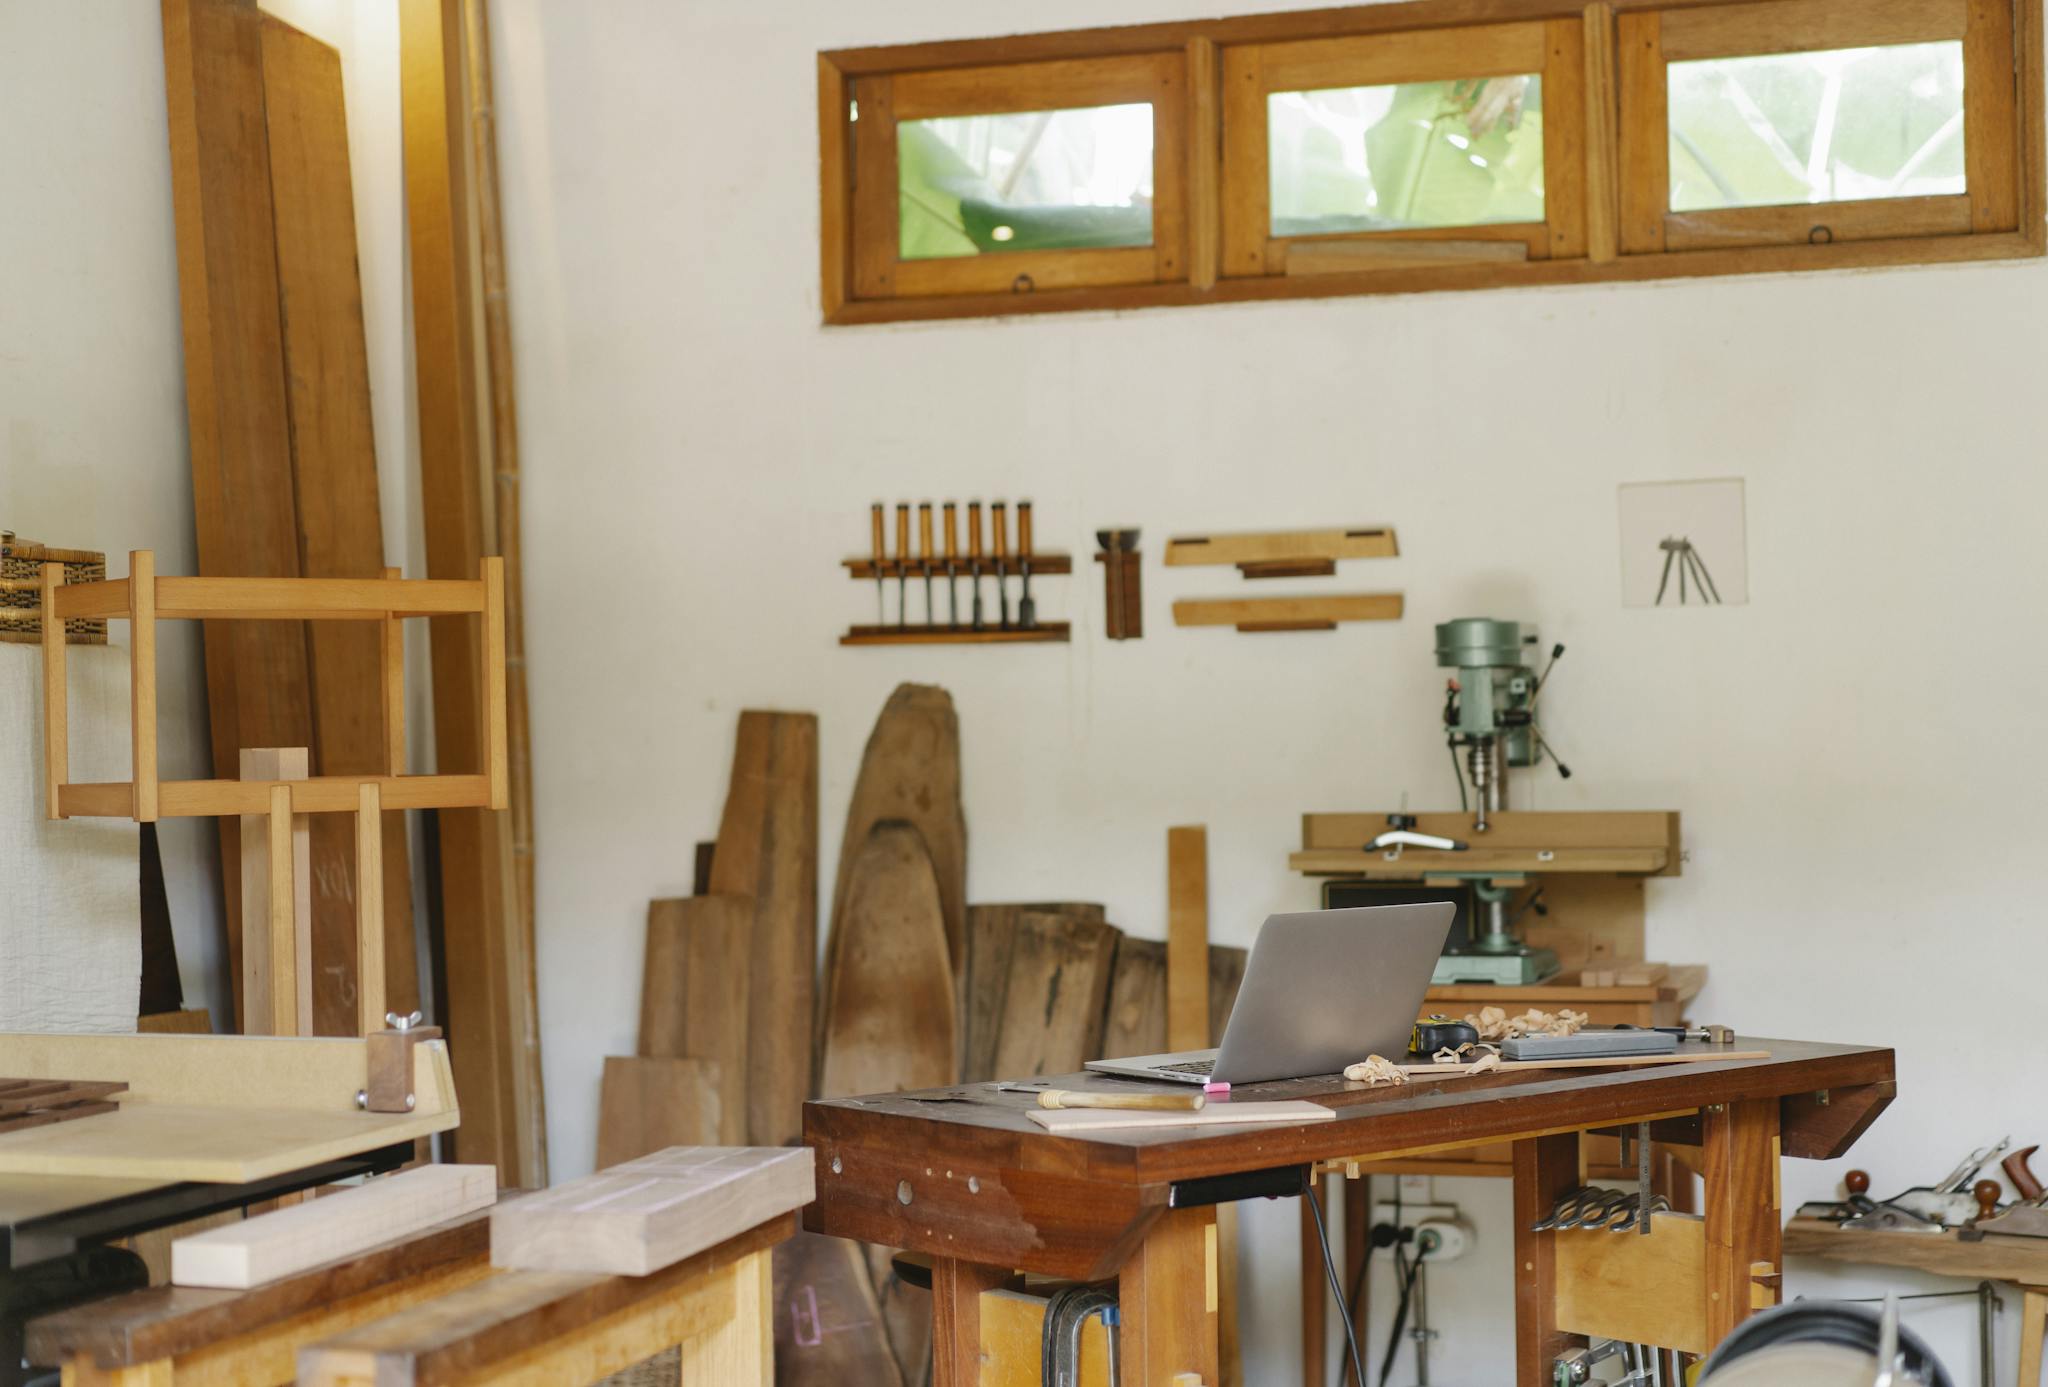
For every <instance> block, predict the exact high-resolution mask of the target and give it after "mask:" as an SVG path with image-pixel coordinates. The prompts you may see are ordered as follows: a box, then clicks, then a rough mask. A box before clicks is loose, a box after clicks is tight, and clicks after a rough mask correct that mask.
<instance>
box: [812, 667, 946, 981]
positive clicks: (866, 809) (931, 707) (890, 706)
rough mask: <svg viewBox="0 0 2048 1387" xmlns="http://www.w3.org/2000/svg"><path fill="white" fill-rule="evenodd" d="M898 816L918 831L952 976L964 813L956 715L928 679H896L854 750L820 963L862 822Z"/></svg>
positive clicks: (828, 960) (830, 947) (833, 946)
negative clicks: (853, 775) (855, 772)
mask: <svg viewBox="0 0 2048 1387" xmlns="http://www.w3.org/2000/svg"><path fill="white" fill-rule="evenodd" d="M884 819H900V820H902V821H903V822H905V823H907V824H910V825H911V826H912V827H914V828H916V829H917V831H918V832H919V833H921V834H922V835H924V844H925V850H926V851H927V852H929V853H930V854H931V858H932V871H933V873H934V874H935V875H936V876H937V878H938V882H939V904H940V907H941V908H942V909H943V910H944V912H945V920H946V947H947V949H948V951H949V954H950V958H951V966H952V969H953V973H954V976H955V977H958V976H960V975H961V974H962V973H963V972H965V970H966V967H967V819H966V815H965V813H964V811H963V810H962V809H961V807H960V719H959V716H958V715H957V714H956V713H955V712H954V710H953V696H952V695H951V694H949V693H947V692H946V691H945V690H944V689H942V688H939V687H937V686H936V685H931V684H900V685H898V686H897V688H896V691H895V692H894V693H892V694H890V695H889V701H888V702H887V703H886V704H884V705H883V706H882V712H881V716H879V717H877V718H876V719H875V728H874V731H873V732H871V733H869V734H868V744H867V749H866V750H865V751H863V752H862V753H861V761H860V776H859V778H858V779H856V780H855V781H854V786H853V798H852V800H851V801H850V802H849V803H848V804H847V807H846V834H845V837H844V838H842V839H841V841H840V846H839V874H838V880H837V881H836V882H835V883H834V885H833V888H832V928H831V933H830V934H829V935H828V936H827V938H826V954H825V969H826V972H827V974H828V975H829V973H830V972H831V970H832V963H833V959H834V957H835V956H836V951H837V949H838V947H839V945H838V939H839V922H840V918H841V916H842V913H843V911H844V909H845V902H846V887H847V879H848V878H849V877H850V876H851V875H852V873H853V862H854V859H855V858H856V857H857V856H858V855H859V853H860V847H861V844H862V843H864V842H866V841H867V836H868V832H869V830H871V829H872V828H873V827H874V826H875V825H876V824H878V823H880V822H882V821H883V820H884Z"/></svg>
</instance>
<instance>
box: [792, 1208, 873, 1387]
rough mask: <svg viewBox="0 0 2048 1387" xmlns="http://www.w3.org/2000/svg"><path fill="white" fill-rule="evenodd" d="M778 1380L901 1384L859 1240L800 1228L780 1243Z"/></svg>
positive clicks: (812, 1386)
mask: <svg viewBox="0 0 2048 1387" xmlns="http://www.w3.org/2000/svg"><path fill="white" fill-rule="evenodd" d="M775 1380H776V1382H777V1383H778V1384H780V1387H851V1384H853V1383H861V1384H868V1383H873V1384H875V1385H876V1387H901V1384H902V1382H903V1374H902V1373H901V1372H900V1371H898V1369H897V1367H896V1358H895V1354H894V1353H893V1352H892V1350H891V1349H890V1347H889V1340H888V1338H887V1337H886V1335H885V1334H884V1332H883V1327H882V1310H881V1306H880V1304H879V1302H878V1301H877V1299H876V1297H875V1290H874V1286H873V1284H872V1283H871V1281H870V1279H869V1275H868V1265H867V1261H866V1259H865V1258H864V1257H863V1256H862V1255H861V1245H860V1244H859V1243H855V1242H848V1241H846V1240H845V1239H843V1238H827V1237H823V1236H821V1235H819V1234H817V1233H804V1232H799V1233H798V1234H797V1235H796V1236H795V1237H794V1238H791V1239H790V1240H789V1241H788V1242H786V1243H784V1244H783V1245H782V1246H780V1247H778V1248H776V1249H775Z"/></svg>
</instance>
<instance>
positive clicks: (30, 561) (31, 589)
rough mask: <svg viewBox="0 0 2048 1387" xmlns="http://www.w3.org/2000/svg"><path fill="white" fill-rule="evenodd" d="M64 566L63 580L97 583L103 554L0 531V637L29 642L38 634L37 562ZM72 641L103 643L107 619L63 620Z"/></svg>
mask: <svg viewBox="0 0 2048 1387" xmlns="http://www.w3.org/2000/svg"><path fill="white" fill-rule="evenodd" d="M46 563H61V564H63V565H64V581H65V582H67V583H97V582H102V581H104V580H105V578H106V576H107V556H106V555H105V554H95V553H92V552H91V551H89V550H85V549H52V548H51V547H50V546H49V545H47V544H37V543H36V542H35V541H34V540H32V539H16V538H15V537H14V534H13V532H12V531H10V530H0V641H12V642H14V643H15V644H17V645H35V644H38V643H40V642H41V641H42V639H43V617H42V607H43V565H44V564H46ZM64 639H65V640H66V641H67V642H69V643H70V644H72V645H105V644H106V643H107V623H106V622H105V621H104V620H101V619H100V618H97V617H94V618H90V619H87V618H79V619H77V620H73V621H67V622H65V623H64Z"/></svg>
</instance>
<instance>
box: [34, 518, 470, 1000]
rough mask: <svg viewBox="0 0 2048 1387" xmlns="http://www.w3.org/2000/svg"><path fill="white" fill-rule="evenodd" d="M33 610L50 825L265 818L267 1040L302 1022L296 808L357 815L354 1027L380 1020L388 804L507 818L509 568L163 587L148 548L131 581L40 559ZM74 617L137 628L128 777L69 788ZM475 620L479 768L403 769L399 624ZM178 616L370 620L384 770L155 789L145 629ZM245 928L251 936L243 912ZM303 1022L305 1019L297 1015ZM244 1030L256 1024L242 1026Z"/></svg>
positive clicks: (135, 555)
mask: <svg viewBox="0 0 2048 1387" xmlns="http://www.w3.org/2000/svg"><path fill="white" fill-rule="evenodd" d="M42 616H43V630H44V636H43V708H44V719H43V764H44V777H45V779H44V803H45V811H46V812H47V814H48V815H49V817H50V818H52V819H68V818H75V817H86V818H130V819H134V820H135V821H136V822H138V823H154V822H156V821H157V820H159V819H165V818H190V817H198V818H206V817H216V818H217V817H226V816H232V815H253V816H263V819H264V822H266V823H267V825H268V837H267V843H266V851H267V858H268V868H269V871H268V881H269V884H270V885H269V895H270V900H269V902H268V911H267V915H266V917H264V918H266V919H267V922H268V930H267V937H268V941H269V945H270V947H269V949H268V950H267V952H266V953H265V954H264V956H265V957H266V958H267V960H268V965H267V967H268V972H269V981H270V988H269V991H270V1011H271V1015H270V1016H269V1017H268V1018H267V1019H268V1021H269V1023H270V1024H271V1025H272V1028H273V1031H274V1033H276V1034H281V1035H291V1034H297V1033H299V1032H300V1031H301V1030H302V1029H303V1027H302V1022H301V1018H300V1017H299V1015H298V1012H299V1011H300V1008H299V1007H298V1006H297V1004H296V999H297V997H298V994H299V990H300V989H299V986H298V982H297V975H298V973H299V972H300V971H302V970H303V968H304V967H305V966H306V964H305V961H302V960H301V959H300V958H299V952H300V951H299V947H298V931H297V927H296V923H295V920H296V917H295V901H294V896H295V894H296V893H295V891H294V889H293V882H294V879H295V877H296V875H297V870H298V869H297V867H296V864H295V860H294V848H293V834H294V826H293V820H294V818H295V817H296V816H298V815H303V814H335V813H352V814H355V815H356V816H357V819H356V821H357V828H356V841H357V859H356V882H355V892H356V912H357V930H356V948H357V962H358V966H359V969H360V971H359V973H358V977H359V978H360V980H361V981H360V985H359V987H358V1007H357V1010H358V1016H359V1020H360V1024H361V1033H362V1034H363V1035H369V1034H371V1033H372V1032H374V1031H376V1030H378V1029H380V1028H381V1027H382V1026H383V1018H384V988H383V978H384V969H383V945H384V932H383V900H384V887H383V851H382V847H383V842H382V830H381V827H380V825H381V814H382V812H383V811H384V810H387V809H455V808H478V809H503V808H505V807H506V804H507V792H506V786H507V774H506V763H507V753H506V730H505V729H506V720H505V571H504V564H503V561H502V560H501V559H497V558H486V559H484V560H483V562H482V564H481V566H480V568H479V571H478V575H477V577H476V578H474V579H469V580H456V581H450V580H437V581H423V580H407V579H402V578H400V577H398V576H397V571H396V570H395V569H393V570H387V571H386V576H384V577H382V578H160V577H158V576H157V572H156V556H155V555H154V554H153V553H152V552H151V551H149V550H147V549H138V550H135V551H133V552H132V553H131V554H130V555H129V568H128V576H127V577H126V578H119V579H112V580H109V581H105V582H97V583H66V582H65V581H64V567H63V565H62V564H54V563H53V564H45V565H44V566H43V581H42ZM77 617H95V618H101V619H106V620H114V621H126V622H128V623H130V626H131V628H132V634H131V656H132V658H131V664H130V672H129V678H130V686H129V706H130V713H131V718H132V723H133V731H132V743H131V748H130V766H131V769H130V776H129V779H128V780H127V781H125V782H105V783H92V784H77V783H73V782H72V780H71V776H70V728H69V718H68V715H67V707H66V678H65V650H66V647H65V643H64V623H65V622H66V621H68V620H71V619H74V618H77ZM418 617H426V618H434V617H475V618H477V619H478V620H479V621H480V623H481V625H482V628H483V636H482V661H481V664H482V667H481V669H480V670H479V671H478V682H479V685H480V687H481V689H482V695H483V696H482V708H481V709H480V712H479V716H480V718H481V720H482V724H483V726H484V727H485V729H486V730H487V738H488V755H487V756H486V757H485V763H484V769H483V772H482V774H476V775H407V774H405V641H404V636H403V632H402V624H403V622H404V621H405V620H406V619H407V618H418ZM166 620H186V621H369V622H377V623H379V624H380V625H381V628H382V635H383V639H382V641H381V643H380V647H379V657H378V667H379V677H380V683H381V687H382V690H383V697H382V704H383V712H384V729H385V736H384V741H385V766H384V769H383V773H381V774H378V775H368V776H352V775H326V776H315V777H312V778H310V779H307V778H299V779H268V778H254V779H246V780H169V781H167V780H163V779H162V778H161V777H160V776H159V775H158V769H157V730H156V720H157V717H156V706H157V705H156V674H157V669H156V624H157V623H158V622H159V621H166ZM244 917H245V919H244V929H245V930H252V933H253V929H252V923H253V922H251V921H250V920H249V918H248V917H249V912H248V911H245V912H244ZM304 1019H305V1020H307V1021H310V1017H307V1018H304ZM249 1020H250V1022H252V1023H253V1022H255V1021H256V1018H255V1017H254V1016H253V1014H252V1016H251V1017H250V1018H249Z"/></svg>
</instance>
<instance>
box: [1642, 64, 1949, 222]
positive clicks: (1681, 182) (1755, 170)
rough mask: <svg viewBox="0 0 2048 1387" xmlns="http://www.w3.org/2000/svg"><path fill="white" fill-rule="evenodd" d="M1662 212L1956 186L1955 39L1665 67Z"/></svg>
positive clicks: (1922, 192)
mask: <svg viewBox="0 0 2048 1387" xmlns="http://www.w3.org/2000/svg"><path fill="white" fill-rule="evenodd" d="M1670 81H1671V87H1670V121H1671V210H1672V211H1674V212H1693V211H1699V210H1702V209H1707V208H1715V207H1765V206H1773V205H1780V204H1785V203H1805V202H1848V201H1853V200H1856V199H1861V198H1883V197H1923V196H1928V195H1935V194H1944V193H1960V192H1962V191H1963V45H1962V44H1961V42H1959V41H1955V40H1950V41H1947V42H1941V43H1907V44H1895V45H1891V46H1887V47H1883V48H1840V49H1835V50H1832V51H1829V52H1824V53H1779V54H1773V55H1771V56H1769V57H1761V58H1709V59H1705V60H1703V61H1699V62H1689V63H1673V64H1671V69H1670Z"/></svg>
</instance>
